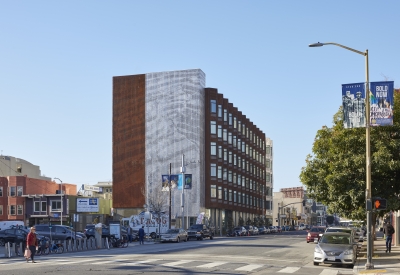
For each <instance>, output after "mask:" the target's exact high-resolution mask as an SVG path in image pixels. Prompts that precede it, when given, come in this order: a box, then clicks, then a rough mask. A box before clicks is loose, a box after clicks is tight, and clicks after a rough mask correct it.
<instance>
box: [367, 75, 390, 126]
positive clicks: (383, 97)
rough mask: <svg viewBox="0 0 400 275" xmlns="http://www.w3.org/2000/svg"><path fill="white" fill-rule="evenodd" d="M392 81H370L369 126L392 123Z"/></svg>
mask: <svg viewBox="0 0 400 275" xmlns="http://www.w3.org/2000/svg"><path fill="white" fill-rule="evenodd" d="M393 89H394V82H393V81H381V82H371V93H370V95H369V97H370V104H371V105H370V106H371V108H370V114H371V117H370V119H371V121H370V123H371V124H370V125H371V126H387V125H393V102H394V98H393Z"/></svg>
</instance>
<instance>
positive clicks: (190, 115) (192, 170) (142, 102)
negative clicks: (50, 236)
mask: <svg viewBox="0 0 400 275" xmlns="http://www.w3.org/2000/svg"><path fill="white" fill-rule="evenodd" d="M205 83H206V81H205V74H204V73H203V71H201V70H200V69H193V70H183V71H171V72H159V73H148V74H141V75H131V76H117V77H114V78H113V206H114V208H115V211H116V212H117V213H118V214H119V215H123V216H129V215H132V214H137V213H139V212H141V211H143V210H144V205H145V204H146V202H147V201H146V198H148V197H149V196H151V194H152V193H155V192H156V191H157V190H159V189H161V188H162V175H166V174H169V173H170V172H171V174H180V173H182V170H181V168H182V167H184V169H185V172H184V173H185V174H191V175H192V186H191V189H184V191H183V192H184V196H183V197H184V201H185V202H184V208H183V211H184V213H183V215H184V221H185V224H184V227H186V226H187V225H190V224H193V223H195V221H196V218H197V216H198V215H199V214H200V213H202V212H204V213H205V216H206V217H207V218H208V219H209V220H210V221H211V222H213V223H214V224H215V225H216V226H217V227H220V228H226V227H229V226H232V225H236V224H238V223H239V221H240V220H244V221H247V220H248V219H251V220H252V221H253V219H254V218H256V217H262V216H266V214H268V215H269V216H270V218H272V212H271V210H272V187H273V186H272V185H273V184H272V141H271V140H270V139H268V138H267V137H266V136H265V134H264V133H263V132H262V131H261V130H260V129H258V128H257V126H256V125H254V124H253V123H252V122H251V121H250V120H249V119H248V118H247V117H246V116H245V115H244V114H242V112H241V111H239V110H238V109H237V107H235V106H233V104H232V103H230V102H229V101H228V99H226V98H224V97H223V95H222V94H220V93H218V90H217V89H214V88H206V84H205ZM170 167H171V171H170ZM167 193H168V192H167ZM171 193H172V194H171V197H172V199H171V201H172V203H171V206H172V211H171V217H172V218H173V220H175V219H176V221H177V226H181V224H179V220H180V218H181V217H182V208H181V198H182V196H181V193H182V190H177V189H174V190H173V191H172V192H171ZM266 198H268V200H266Z"/></svg>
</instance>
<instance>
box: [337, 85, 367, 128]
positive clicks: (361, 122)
mask: <svg viewBox="0 0 400 275" xmlns="http://www.w3.org/2000/svg"><path fill="white" fill-rule="evenodd" d="M342 106H343V127H344V128H346V129H347V128H359V127H365V125H366V124H365V123H366V118H365V84H364V83H353V84H343V85H342Z"/></svg>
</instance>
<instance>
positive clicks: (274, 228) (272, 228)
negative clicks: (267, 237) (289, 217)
mask: <svg viewBox="0 0 400 275" xmlns="http://www.w3.org/2000/svg"><path fill="white" fill-rule="evenodd" d="M269 230H270V231H271V233H278V229H277V228H276V227H275V226H273V225H271V226H270V227H269Z"/></svg>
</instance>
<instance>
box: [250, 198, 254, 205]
mask: <svg viewBox="0 0 400 275" xmlns="http://www.w3.org/2000/svg"><path fill="white" fill-rule="evenodd" d="M250 206H253V196H250Z"/></svg>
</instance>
